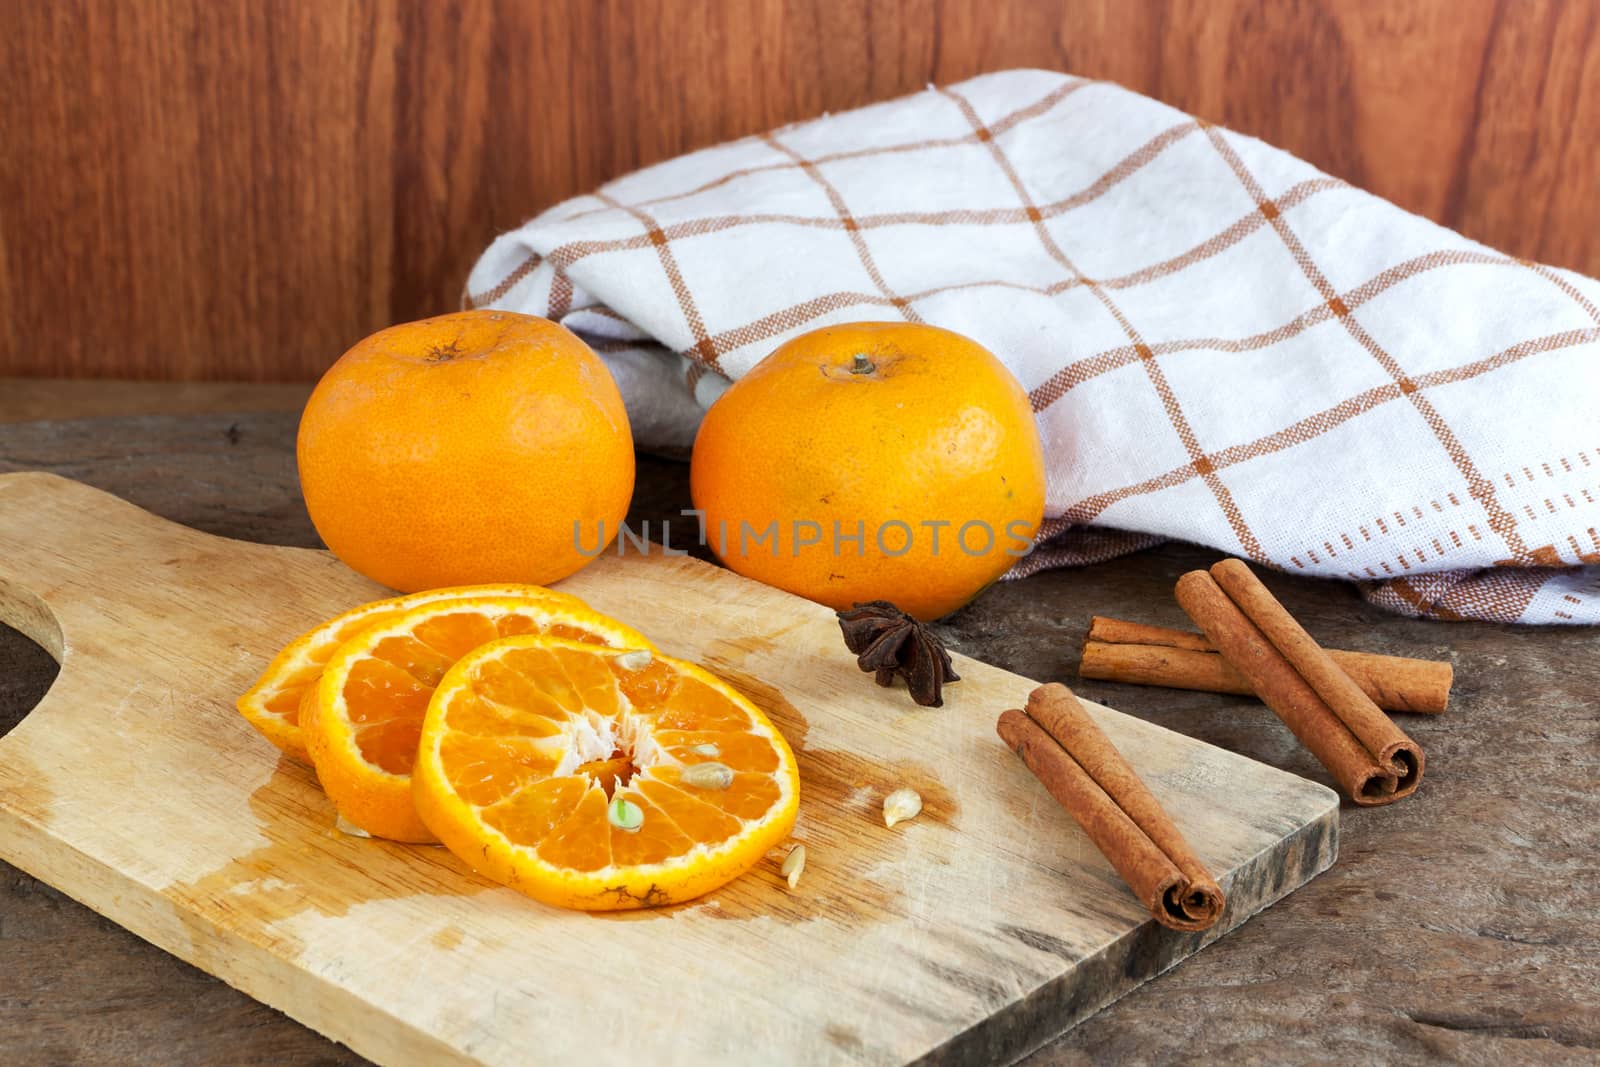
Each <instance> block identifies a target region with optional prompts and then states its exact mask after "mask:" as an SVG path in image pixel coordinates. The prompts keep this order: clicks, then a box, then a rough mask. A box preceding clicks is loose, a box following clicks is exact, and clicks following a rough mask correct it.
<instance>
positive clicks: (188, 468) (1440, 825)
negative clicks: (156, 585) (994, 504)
mask: <svg viewBox="0 0 1600 1067" xmlns="http://www.w3.org/2000/svg"><path fill="white" fill-rule="evenodd" d="M5 398H6V394H5V392H4V391H3V390H0V413H3V412H4V411H5V409H6V399H5ZM292 441H293V419H292V417H290V416H285V415H263V414H256V415H242V416H237V417H235V416H232V415H229V416H218V417H209V418H204V417H190V418H130V419H117V420H104V419H97V420H85V421H55V422H34V423H22V424H16V425H10V426H6V427H4V428H3V429H0V470H17V469H47V470H53V471H55V472H57V473H61V474H65V475H68V476H71V477H74V478H79V479H81V480H84V481H87V482H89V483H91V484H95V485H99V486H101V487H102V488H105V489H108V490H110V491H112V492H115V493H117V494H119V495H121V496H124V497H127V498H128V499H130V500H133V501H134V502H135V503H138V504H140V505H141V506H144V507H147V508H150V509H151V510H153V511H155V512H157V513H159V514H163V515H166V516H168V517H170V518H173V519H176V520H179V521H182V522H186V523H189V524H191V525H194V526H197V527H199V528H201V529H206V530H209V531H211V532H215V533H221V534H225V535H228V536H234V537H242V538H247V539H251V540H257V541H263V542H269V543H275V544H297V545H311V544H314V543H315V538H314V534H313V532H312V530H311V528H310V525H309V523H308V521H307V520H306V517H305V514H304V511H303V510H302V509H301V507H300V504H299V501H298V498H297V496H296V494H295V480H294V469H293V455H292ZM686 500H687V469H686V468H685V467H682V466H679V465H674V464H669V463H665V462H660V461H654V460H644V461H642V463H641V476H640V482H639V493H638V495H637V497H636V505H635V515H634V518H635V521H637V520H638V519H641V518H644V517H652V518H655V519H657V520H659V519H660V518H661V517H664V516H671V515H674V514H675V512H676V509H677V508H678V507H681V506H683V503H684V501H686ZM676 529H678V527H675V530H676ZM1213 559H1214V555H1213V554H1212V553H1209V552H1206V551H1204V550H1200V549H1196V548H1192V547H1187V546H1178V545H1169V546H1164V547H1162V548H1158V549H1155V550H1151V551H1147V552H1144V553H1140V554H1138V555H1135V556H1131V557H1126V558H1124V559H1121V560H1117V561H1114V562H1112V563H1108V564H1104V565H1101V566H1098V567H1093V568H1088V569H1084V570H1071V571H1056V572H1051V573H1046V574H1042V575H1037V576H1035V577H1033V578H1030V579H1027V580H1026V581H1023V582H1018V583H1010V584H1002V585H1000V586H997V587H995V588H994V589H991V590H990V591H989V592H988V593H986V594H985V595H984V596H983V597H982V598H981V599H980V600H979V601H978V602H977V603H976V604H974V605H973V606H972V607H971V608H969V609H967V610H966V611H964V612H962V613H960V614H958V615H957V616H955V617H953V618H952V619H950V620H949V621H947V622H946V623H944V624H942V626H941V630H942V632H943V633H944V634H945V635H946V636H947V637H948V638H949V639H950V640H951V641H952V642H953V644H954V645H955V647H957V648H958V649H959V650H961V651H963V652H966V653H967V654H969V655H973V656H975V657H977V658H979V659H983V660H985V661H988V662H990V663H993V664H995V665H997V666H1001V667H1005V668H1008V669H1011V670H1015V671H1017V672H1019V673H1022V674H1026V675H1030V676H1035V677H1040V678H1057V679H1062V680H1066V681H1068V682H1069V683H1070V682H1073V681H1074V680H1075V679H1074V674H1075V664H1076V660H1077V644H1078V640H1079V639H1080V638H1081V636H1082V633H1083V630H1084V628H1085V627H1086V625H1087V623H1088V619H1089V616H1090V615H1091V614H1096V613H1100V614H1108V615H1116V616H1119V617H1125V618H1132V619H1140V620H1145V621H1149V622H1152V623H1157V624H1165V625H1174V626H1182V625H1186V624H1185V621H1184V619H1183V618H1182V616H1181V613H1180V612H1179V611H1178V609H1177V607H1176V605H1175V604H1174V603H1173V602H1172V598H1171V588H1172V583H1173V581H1174V580H1175V579H1176V577H1177V576H1178V575H1179V574H1180V573H1182V572H1183V571H1184V570H1187V569H1190V568H1193V567H1195V566H1201V565H1204V564H1206V563H1209V562H1211V561H1212V560H1213ZM1268 584H1269V585H1270V586H1271V587H1272V589H1273V590H1274V592H1275V593H1277V594H1278V595H1279V596H1280V597H1282V598H1283V600H1284V602H1285V603H1286V604H1287V606H1288V607H1289V608H1290V609H1291V610H1292V611H1294V612H1295V613H1296V614H1297V616H1299V617H1300V618H1301V619H1302V621H1304V622H1305V623H1306V625H1307V627H1308V628H1309V629H1310V630H1311V631H1312V633H1313V634H1315V635H1317V636H1318V637H1320V638H1322V639H1324V640H1325V641H1327V642H1328V643H1329V644H1333V645H1337V646H1339V647H1345V648H1358V649H1366V650H1371V651H1379V652H1385V653H1390V654H1395V655H1409V656H1442V657H1449V658H1450V659H1451V660H1452V661H1453V662H1454V664H1455V666H1456V672H1457V679H1458V681H1457V691H1456V694H1455V697H1454V699H1453V701H1452V704H1451V709H1450V711H1449V712H1447V713H1446V714H1445V715H1443V716H1438V717H1431V716H1429V717H1423V716H1413V717H1407V718H1406V719H1405V720H1404V722H1405V725H1406V727H1407V729H1408V730H1409V732H1411V734H1412V735H1413V736H1414V737H1415V738H1416V739H1417V740H1418V741H1419V742H1420V743H1421V744H1422V745H1423V746H1424V748H1425V749H1426V751H1427V753H1428V760H1429V764H1428V778H1427V780H1426V781H1425V782H1424V784H1423V787H1422V789H1421V791H1420V792H1419V793H1418V794H1417V795H1416V796H1415V797H1413V798H1411V799H1410V800H1408V801H1406V802H1404V803H1402V804H1398V805H1395V806H1393V807H1389V808H1380V809H1370V810H1355V809H1352V808H1350V807H1348V806H1347V807H1346V808H1345V809H1344V810H1343V812H1342V815H1341V823H1342V828H1341V848H1340V858H1339V861H1338V863H1337V864H1336V865H1335V866H1334V868H1333V869H1332V870H1331V871H1329V872H1327V873H1326V874H1324V875H1322V876H1321V877H1319V878H1318V879H1316V880H1315V881H1313V882H1312V883H1311V884H1310V885H1308V886H1306V887H1305V888H1303V889H1301V890H1300V891H1298V892H1297V893H1295V894H1294V895H1293V896H1292V897H1290V898H1289V899H1288V900H1287V901H1285V902H1283V903H1281V904H1280V905H1278V906H1276V907H1274V908H1271V909H1269V910H1268V911H1266V912H1264V913H1262V914H1261V915H1258V916H1257V917H1256V918H1254V919H1253V920H1251V922H1250V923H1248V924H1247V925H1246V926H1244V927H1243V928H1242V929H1240V930H1239V931H1236V932H1235V933H1233V934H1231V935H1229V936H1228V937H1226V938H1223V939H1222V940H1221V941H1219V942H1217V943H1216V944H1214V945H1212V946H1210V947H1209V948H1207V949H1206V951H1205V952H1203V953H1201V954H1199V955H1198V956H1196V957H1194V958H1193V959H1191V960H1188V961H1186V962H1184V963H1183V964H1182V965H1180V966H1179V967H1177V968H1176V969H1174V970H1173V971H1171V972H1169V973H1168V974H1166V975H1165V976H1163V977H1161V978H1159V979H1157V980H1155V981H1152V982H1150V983H1148V984H1146V985H1145V986H1143V987H1141V988H1140V989H1138V990H1137V991H1135V992H1134V993H1132V994H1130V995H1128V996H1127V997H1125V998H1123V999H1122V1000H1120V1001H1118V1002H1117V1003H1116V1004H1114V1005H1112V1006H1111V1007H1110V1008H1108V1009H1106V1010H1104V1011H1102V1012H1100V1013H1099V1014H1098V1015H1096V1016H1094V1017H1093V1018H1091V1019H1089V1020H1088V1021H1087V1022H1085V1023H1083V1024H1081V1025H1079V1026H1078V1027H1076V1028H1075V1029H1073V1030H1072V1031H1071V1032H1069V1033H1068V1034H1067V1035H1066V1036H1065V1037H1063V1038H1062V1039H1060V1040H1058V1041H1056V1042H1054V1043H1052V1044H1051V1045H1049V1046H1047V1047H1046V1048H1044V1049H1042V1050H1041V1051H1040V1052H1038V1053H1036V1054H1035V1057H1034V1059H1033V1060H1032V1061H1030V1062H1035V1063H1039V1064H1079V1063H1091V1062H1093V1063H1099V1062H1105V1063H1113V1062H1156V1063H1159V1062H1176V1061H1179V1060H1189V1061H1196V1062H1207V1061H1219V1060H1227V1061H1230V1062H1286V1061H1287V1062H1293V1061H1312V1060H1314V1061H1319V1062H1326V1061H1344V1062H1350V1061H1360V1062H1372V1061H1377V1062H1385V1063H1406V1062H1423V1061H1427V1060H1438V1059H1444V1060H1448V1061H1453V1062H1461V1063H1482V1064H1486V1065H1490V1064H1493V1065H1498V1064H1503V1063H1508V1062H1540V1063H1556V1064H1564V1063H1572V1064H1579V1063H1592V1062H1593V1061H1594V1059H1595V1056H1596V1053H1597V1051H1600V992H1597V991H1600V935H1597V933H1596V926H1595V923H1594V904H1593V900H1594V896H1593V888H1592V887H1593V886H1594V885H1596V884H1600V791H1597V790H1596V789H1595V782H1596V780H1597V778H1600V678H1597V676H1596V674H1595V672H1594V671H1593V669H1592V664H1593V662H1594V660H1595V654H1596V651H1597V649H1600V638H1597V635H1596V633H1595V631H1594V630H1584V629H1565V630H1553V629H1549V630H1537V629H1530V628H1517V627H1506V626H1494V625H1487V624H1462V623H1439V622H1421V621H1416V620H1406V619H1401V618H1397V617H1395V616H1392V615H1388V614H1386V613H1384V612H1381V611H1378V610H1375V609H1373V608H1372V607H1370V606H1369V605H1367V604H1365V603H1364V602H1362V601H1361V600H1360V599H1359V597H1357V596H1356V594H1355V592H1354V591H1353V590H1352V589H1351V588H1350V587H1348V586H1345V585H1341V584H1336V583H1325V582H1317V581H1313V580H1310V579H1303V578H1294V577H1288V576H1280V575H1272V576H1268ZM54 674H55V669H54V665H53V663H52V662H51V661H50V659H49V657H48V655H46V654H45V653H44V652H43V651H42V650H41V649H39V648H37V647H36V646H34V645H32V644H31V643H29V642H28V641H26V640H24V639H23V638H21V637H20V636H18V635H16V634H14V633H5V634H0V730H4V729H6V728H8V727H9V726H10V725H12V724H14V723H15V722H16V721H17V720H18V719H19V718H20V717H21V716H22V715H23V714H25V712H26V710H27V709H28V708H30V707H31V706H32V705H33V704H34V703H36V702H37V701H38V699H39V698H40V697H41V696H42V695H43V694H44V693H45V692H46V690H47V689H48V687H49V684H50V682H51V680H52V678H53V677H54ZM1076 688H1077V689H1078V690H1079V691H1080V692H1082V693H1083V694H1084V695H1086V696H1088V697H1090V698H1092V699H1095V700H1098V701H1100V702H1102V703H1106V704H1110V705H1112V706H1115V707H1117V708H1118V709H1120V710H1123V711H1126V712H1129V713H1131V714H1135V715H1138V716H1140V717H1142V718H1147V719H1149V720H1151V721H1153V722H1157V723H1159V724H1161V725H1165V726H1168V727H1171V728H1173V729H1176V730H1180V731H1182V732H1184V733H1188V734H1191V735H1193V736H1196V737H1199V738H1201V739H1204V740H1207V741H1210V742H1212V743H1215V744H1218V745H1221V746H1224V747H1227V748H1230V749H1233V750H1235V751H1238V752H1241V753H1243V754H1245V755H1249V756H1252V757H1254V758H1256V759H1260V760H1263V761H1265V762H1268V763H1271V764H1274V765H1276V766H1279V767H1282V768H1284V769H1287V770H1290V771H1293V772H1295V773H1298V774H1302V775H1305V776H1306V777H1309V778H1311V779H1313V780H1316V781H1326V777H1325V775H1324V774H1323V772H1322V771H1321V769H1320V768H1318V767H1317V766H1316V765H1315V764H1314V762H1313V761H1312V760H1311V759H1310V757H1309V756H1308V755H1307V754H1306V753H1305V752H1304V751H1303V750H1301V749H1300V748H1298V746H1296V744H1295V743H1294V741H1293V739H1292V738H1291V737H1290V736H1289V735H1288V734H1287V732H1286V731H1285V730H1284V729H1283V728H1282V727H1281V725H1279V724H1278V722H1277V720H1276V719H1275V718H1274V717H1273V716H1272V715H1271V714H1270V713H1269V712H1267V711H1266V710H1265V709H1264V708H1263V707H1261V706H1260V705H1259V704H1256V703H1254V702H1253V701H1249V700H1244V699H1241V698H1236V697H1226V696H1218V695H1213V694H1205V693H1187V692H1166V691H1155V690H1147V689H1140V688H1136V687H1128V686H1116V685H1110V684H1100V683H1079V684H1078V685H1076ZM220 1060H226V1061H227V1062H230V1063H240V1064H257V1063H259V1064H268V1063H272V1064H345V1063H358V1062H360V1060H359V1058H357V1057H355V1056H353V1055H352V1054H350V1053H349V1052H347V1051H346V1050H344V1049H341V1048H339V1047H338V1046H336V1045H333V1044H331V1043H329V1042H327V1041H325V1040H323V1039H322V1038H320V1037H317V1036H316V1035H315V1034H313V1033H311V1032H310V1031H308V1030H306V1029H304V1028H303V1027H301V1026H299V1025H298V1024H296V1023H294V1022H292V1021H290V1020H289V1019H287V1018H285V1017H284V1016H281V1015H279V1014H277V1013H276V1012H273V1011H272V1010H270V1009H267V1008H265V1007H263V1006H261V1005H260V1004H258V1003H256V1002H254V1001H252V1000H250V999H249V998H248V997H245V996H244V995H242V994H240V993H237V992H235V991H233V990H231V989H229V988H228V987H226V986H225V985H223V984H222V983H220V982H217V981H215V980H213V979H211V978H209V977H207V976H205V975H204V974H202V973H201V972H199V971H196V970H195V969H194V968H191V967H189V966H188V965H186V964H183V963H181V962H180V961H178V960H176V959H174V958H173V957H170V956H168V955H166V954H165V953H163V952H161V951H160V950H158V949H155V948H153V947H152V946H150V945H148V944H146V943H144V942H142V941H140V940H138V939H137V938H135V937H133V936H132V935H131V934H128V933H126V932H125V931H123V930H121V929H119V928H117V927H116V926H115V925H113V924H111V923H110V922H108V921H107V920H104V919H101V918H99V917H98V916H96V915H94V914H93V913H92V912H89V911H88V910H87V909H85V908H82V907H80V906H78V905H76V904H74V903H73V902H71V901H70V900H68V899H66V898H64V897H63V896H62V895H61V894H59V893H57V892H55V891H54V890H51V889H49V888H48V887H45V886H42V885H40V884H39V883H37V882H35V881H34V880H32V879H30V878H28V877H26V876H24V875H21V874H20V873H18V872H16V871H14V870H10V869H4V870H3V873H0V1061H4V1062H8V1063H23V1064H33V1063H39V1064H52V1065H54V1064H70V1063H102V1062H119V1063H162V1064H166V1063H195V1064H200V1063H210V1062H217V1061H220Z"/></svg>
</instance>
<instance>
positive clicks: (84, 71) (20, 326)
mask: <svg viewBox="0 0 1600 1067" xmlns="http://www.w3.org/2000/svg"><path fill="white" fill-rule="evenodd" d="M1597 57H1600V0H1515V2H1512V0H1387V2H1380V0H1297V2H1292V3H1291V2H1287V0H985V2H981V3H979V2H974V0H894V2H883V0H753V2H743V0H740V2H732V0H723V2H710V3H708V2H706V0H605V2H594V0H540V2H537V3H530V2H521V0H498V2H491V0H470V2H467V0H440V2H429V3H397V2H394V0H338V2H331V3H330V2H325V3H290V2H279V3H260V2H257V0H140V2H138V3H126V2H123V0H62V2H59V3H31V4H29V3H11V4H5V5H0V129H4V130H5V131H6V136H5V143H6V151H4V152H0V374H4V373H11V374H32V375H57V376H61V375H66V376H75V377H76V376H118V377H136V378H140V377H153V378H210V379H229V378H235V379H253V380H260V381H269V380H278V381H286V380H297V379H302V380H303V379H309V378H312V377H315V376H316V375H317V374H318V373H320V372H321V371H322V369H323V368H325V367H326V366H327V365H328V364H329V363H330V362H331V361H332V360H333V359H334V358H335V357H337V356H338V354H339V353H340V352H342V351H343V350H344V349H345V348H347V347H348V346H349V345H350V344H352V343H353V342H355V341H356V340H357V339H359V338H360V337H362V336H364V335H365V334H367V333H370V332H371V331H373V330H375V329H377V328H379V327H381V326H386V325H388V324H390V323H392V322H396V321H402V320H406V319H412V318H417V317H420V316H422V315H425V314H434V313H438V312H440V311H444V310H450V309H453V308H454V307H455V306H456V305H457V301H458V298H459V295H460V291H461V286H462V284H463V282H464V281H465V279H466V273H467V268H468V267H469V265H470V264H471V263H472V261H473V260H474V258H475V257H476V256H477V255H478V253H479V252H480V251H481V250H482V249H483V247H484V246H485V245H486V244H487V242H488V241H489V239H490V238H491V237H493V236H494V235H495V234H496V233H498V232H500V231H502V230H505V229H509V228H511V227H512V226H515V225H516V224H517V223H519V222H521V221H522V220H523V219H524V218H526V217H528V216H531V215H533V214H534V213H536V212H537V211H539V210H541V209H543V208H545V207H547V206H549V205H551V204H553V203H556V202H558V201H559V200H562V199H564V198H566V197H569V196H572V195H575V194H577V193H581V192H586V191H588V190H589V189H591V188H593V187H594V186H596V185H598V184H599V183H601V182H603V181H605V180H608V179H610V178H614V177H617V176H618V175H621V174H623V173H626V172H627V171H630V170H633V169H635V168H637V167H640V166H643V165H646V164H649V163H654V162H657V161H660V160H662V159H665V158H669V157H671V156H673V155H676V154H679V153H681V152H684V151H686V150H689V149H693V148H697V147H701V146H704V145H708V144H713V143H716V142H718V141H722V140H726V139H728V138H732V137H737V136H743V135H746V134H752V133H757V132H760V131H763V130H766V129H769V128H772V127H774V126H777V125H779V124H781V123H785V122H790V121H794V120H797V119H804V118H810V117H813V116H815V115H817V114H819V113H821V112H822V111H825V110H832V111H838V110H841V109H845V108H850V107H854V106H857V105H860V104H863V103H867V102H870V101H874V100H882V99H886V98H889V97H893V96H896V95H900V94H903V93H907V92H910V91H913V90H917V89H920V88H922V87H923V86H924V85H925V84H926V83H928V82H930V81H931V82H938V83H949V82H953V81H958V80H960V79H963V78H966V77H969V76H971V75H974V74H978V73H982V72H985V71H991V70H999V69H1003V68H1007V67H1018V66H1034V67H1047V68H1054V69H1060V70H1066V71H1070V72H1073V73H1076V74H1080V75H1086V76H1090V77H1096V78H1107V79H1111V80H1114V81H1118V82H1121V83H1123V84H1125V85H1127V86H1129V87H1130V88H1133V89H1135V90H1138V91H1140V92H1144V93H1148V94H1150V95H1152V96H1154V97H1156V98H1158V99H1161V100H1164V101H1166V102H1167V103H1170V104H1172V105H1174V106H1176V107H1179V108H1182V109H1184V110H1186V111H1190V112H1193V113H1195V114H1198V115H1200V116H1202V117H1204V118H1207V119H1210V120H1213V121H1217V122H1221V123H1224V124H1226V125H1228V126H1231V127H1233V128H1235V129H1238V130H1240V131H1242V132H1244V133H1248V134H1253V135H1255V136H1259V137H1262V138H1265V139H1266V140H1268V141H1270V142H1272V143H1274V144H1277V145H1279V146H1281V147H1283V148H1285V149H1288V150H1289V151H1291V152H1294V153H1296V154H1298V155H1300V156H1302V157H1304V158H1305V159H1307V160H1309V161H1310V162H1311V163H1313V164H1315V165H1317V166H1319V167H1321V168H1323V169H1324V170H1327V171H1329V172H1331V173H1333V174H1334V175H1337V176H1338V177H1341V178H1344V179H1347V180H1349V181H1351V182H1354V183H1356V184H1358V185H1361V186H1364V187H1366V188H1368V189H1370V190H1372V191H1373V192H1375V193H1377V194H1379V195H1380V196H1385V197H1388V198H1390V199H1392V200H1394V201H1395V202H1396V203H1398V204H1400V205H1401V206H1402V207H1405V208H1407V209H1409V210H1412V211H1416V212H1419V213H1421V214H1423V215H1426V216H1428V217H1430V218H1433V219H1436V220H1438V221H1440V222H1443V223H1445V224H1446V225H1449V226H1452V227H1455V228H1457V229H1460V230H1462V231H1463V232H1465V233H1466V234H1467V235H1468V236H1470V237H1474V238H1477V239H1479V240H1482V241H1485V242H1487V243H1488V244H1490V245H1494V246H1496V247H1498V248H1502V249H1504V250H1505V251H1507V252H1510V253H1514V254H1517V255H1522V256H1528V257H1531V258H1535V259H1540V260H1544V261H1547V262H1550V263H1554V264H1556V265H1558V266H1564V267H1573V268H1576V269H1579V270H1583V271H1586V272H1588V273H1591V274H1593V273H1600V198H1597V197H1596V196H1595V195H1594V191H1595V189H1596V187H1597V185H1600V153H1596V152H1595V151H1594V145H1595V144H1596V142H1597V141H1600V59H1597Z"/></svg>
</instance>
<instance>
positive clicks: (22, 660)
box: [0, 581, 62, 737]
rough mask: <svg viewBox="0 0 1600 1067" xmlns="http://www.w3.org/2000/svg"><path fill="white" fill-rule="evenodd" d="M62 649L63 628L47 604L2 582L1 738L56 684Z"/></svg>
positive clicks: (0, 621) (0, 638) (0, 607)
mask: <svg viewBox="0 0 1600 1067" xmlns="http://www.w3.org/2000/svg"><path fill="white" fill-rule="evenodd" d="M61 649H62V637H61V627H60V626H59V625H58V624H57V623H56V619H55V616H54V615H52V614H51V613H50V609H49V608H47V607H45V605H44V601H42V600H40V599H39V598H38V597H36V596H34V595H33V594H32V593H29V592H27V591H25V590H22V589H18V588H16V587H14V586H11V585H8V584H7V583H5V582H3V581H0V737H4V736H5V735H6V734H8V733H10V732H11V731H12V729H13V728H15V727H16V725H17V723H19V722H21V721H22V720H23V719H25V718H27V717H28V713H29V712H30V711H32V710H33V709H34V708H36V707H38V706H39V702H40V701H42V700H43V699H44V696H45V694H46V693H48V692H49V691H50V687H51V686H52V685H54V684H55V681H56V677H57V676H58V675H59V674H60V673H61V664H60V656H61Z"/></svg>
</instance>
